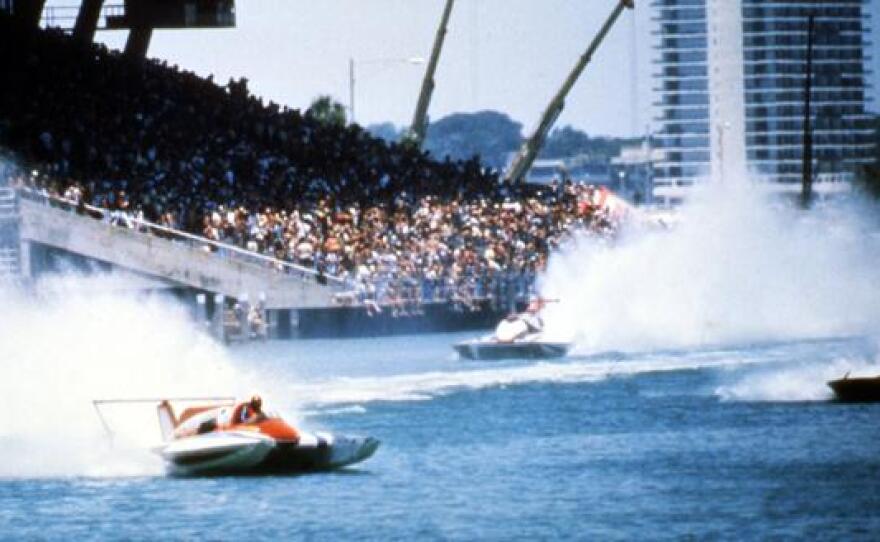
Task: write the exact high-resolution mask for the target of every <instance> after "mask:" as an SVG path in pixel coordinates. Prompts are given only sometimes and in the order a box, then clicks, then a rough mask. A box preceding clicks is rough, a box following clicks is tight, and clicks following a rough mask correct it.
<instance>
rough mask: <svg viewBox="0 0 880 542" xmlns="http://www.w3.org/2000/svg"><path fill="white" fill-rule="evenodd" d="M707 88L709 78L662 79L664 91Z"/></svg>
mask: <svg viewBox="0 0 880 542" xmlns="http://www.w3.org/2000/svg"><path fill="white" fill-rule="evenodd" d="M708 88H709V80H708V79H706V78H694V79H683V80H675V81H663V90H664V91H676V90H682V91H700V90H707V89H708Z"/></svg>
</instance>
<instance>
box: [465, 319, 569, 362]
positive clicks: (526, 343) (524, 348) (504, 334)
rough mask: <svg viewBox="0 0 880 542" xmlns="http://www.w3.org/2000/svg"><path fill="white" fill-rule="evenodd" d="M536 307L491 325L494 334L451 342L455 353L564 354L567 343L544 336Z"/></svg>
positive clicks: (481, 356) (486, 356) (488, 356)
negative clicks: (496, 324) (493, 326)
mask: <svg viewBox="0 0 880 542" xmlns="http://www.w3.org/2000/svg"><path fill="white" fill-rule="evenodd" d="M537 310H538V309H533V310H531V311H530V312H525V313H522V314H511V315H510V316H508V317H507V318H505V319H504V320H502V321H501V322H500V323H499V324H498V326H497V327H496V328H495V333H494V334H492V335H487V336H485V337H480V338H478V339H472V340H470V341H463V342H460V343H456V344H454V345H453V348H454V349H455V351H456V352H458V355H459V356H461V357H462V358H465V359H472V360H499V359H523V358H524V359H548V358H560V357H562V356H564V355H565V354H567V353H568V349H569V348H571V344H570V343H568V342H562V341H551V340H547V339H545V338H544V333H543V323H542V322H541V319H540V317H538V315H537Z"/></svg>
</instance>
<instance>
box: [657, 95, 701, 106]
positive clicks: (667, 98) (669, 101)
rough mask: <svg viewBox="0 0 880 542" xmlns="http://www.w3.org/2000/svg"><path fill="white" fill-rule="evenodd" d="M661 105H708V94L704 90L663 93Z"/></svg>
mask: <svg viewBox="0 0 880 542" xmlns="http://www.w3.org/2000/svg"><path fill="white" fill-rule="evenodd" d="M662 105H709V94H707V93H705V92H699V93H697V92H688V93H682V94H665V95H664V96H663V102H662Z"/></svg>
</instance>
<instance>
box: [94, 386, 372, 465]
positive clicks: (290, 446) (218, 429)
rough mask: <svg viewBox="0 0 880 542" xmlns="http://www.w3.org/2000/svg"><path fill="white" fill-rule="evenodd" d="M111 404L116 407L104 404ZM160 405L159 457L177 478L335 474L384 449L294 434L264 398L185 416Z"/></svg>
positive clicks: (359, 440) (363, 440) (356, 440)
mask: <svg viewBox="0 0 880 542" xmlns="http://www.w3.org/2000/svg"><path fill="white" fill-rule="evenodd" d="M138 401H142V400H138ZM106 402H111V401H101V403H106ZM116 402H118V401H116ZM125 402H132V401H131V400H127V401H125ZM155 402H158V406H157V412H158V415H159V427H160V429H161V431H162V437H163V440H164V442H163V444H162V445H161V446H158V447H156V448H154V451H155V452H156V453H158V454H159V455H160V456H161V457H162V458H163V459H164V460H165V462H166V465H167V467H168V471H169V473H171V474H174V475H183V476H192V475H212V474H245V473H296V472H310V471H321V470H332V469H337V468H341V467H345V466H347V465H351V464H354V463H358V462H360V461H363V460H365V459H367V458H369V457H370V456H371V455H373V453H374V452H375V451H376V449H377V448H378V447H379V441H378V440H377V439H375V438H372V437H351V436H343V435H334V434H331V433H325V432H317V433H310V432H306V431H302V430H297V429H294V428H293V427H292V426H291V425H290V424H288V423H287V422H286V421H284V420H283V419H282V418H281V417H280V416H278V415H277V414H275V413H273V412H268V411H263V410H262V400H261V399H260V398H259V397H258V396H254V397H252V398H251V400H250V401H246V402H235V401H233V400H221V401H217V402H213V403H211V404H207V405H201V406H192V407H188V408H186V409H184V410H183V411H182V412H181V413H180V415H179V416H178V415H176V413H175V411H174V407H173V406H172V404H171V401H170V400H161V401H155ZM95 403H96V408H97V404H98V403H99V402H98V401H96V402H95ZM99 413H100V411H99ZM102 421H103V417H102ZM105 426H106V424H105Z"/></svg>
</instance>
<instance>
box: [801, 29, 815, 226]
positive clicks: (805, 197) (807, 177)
mask: <svg viewBox="0 0 880 542" xmlns="http://www.w3.org/2000/svg"><path fill="white" fill-rule="evenodd" d="M814 19H815V15H814V14H813V13H810V16H809V18H808V19H807V70H806V71H807V74H806V75H807V76H806V78H805V80H804V157H803V160H804V162H803V173H804V177H803V179H801V207H803V208H804V209H808V208H809V207H810V203H812V199H813V127H812V125H811V117H812V115H811V114H810V94H811V93H812V90H813V81H812V80H813V26H814V24H815V21H814Z"/></svg>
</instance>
